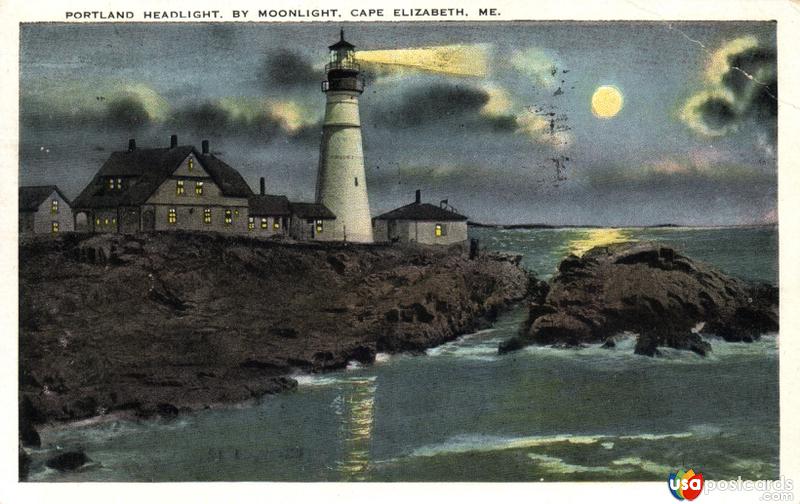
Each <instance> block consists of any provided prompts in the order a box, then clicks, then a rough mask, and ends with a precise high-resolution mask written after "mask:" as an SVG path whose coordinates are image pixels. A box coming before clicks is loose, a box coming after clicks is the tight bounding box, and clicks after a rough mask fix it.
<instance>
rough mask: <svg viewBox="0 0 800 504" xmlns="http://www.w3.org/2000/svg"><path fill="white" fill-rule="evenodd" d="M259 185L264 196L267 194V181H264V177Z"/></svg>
mask: <svg viewBox="0 0 800 504" xmlns="http://www.w3.org/2000/svg"><path fill="white" fill-rule="evenodd" d="M259 183H260V186H261V195H262V196H263V195H264V194H266V193H267V181H266V180H265V179H264V177H261V179H260V180H259Z"/></svg>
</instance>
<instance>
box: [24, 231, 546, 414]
mask: <svg viewBox="0 0 800 504" xmlns="http://www.w3.org/2000/svg"><path fill="white" fill-rule="evenodd" d="M98 250H102V251H103V252H102V253H99V252H97V251H98ZM87 251H92V252H91V253H90V252H87ZM20 254H21V255H23V256H24V257H25V258H26V261H25V262H23V263H21V271H20V300H21V306H20V307H21V313H20V368H21V370H20V372H21V376H20V390H19V391H20V398H21V400H24V401H27V403H28V404H27V405H26V408H24V409H25V411H26V415H25V417H26V420H24V421H25V422H28V424H29V425H32V426H33V427H35V428H37V429H38V428H40V427H44V426H47V425H65V424H66V425H69V424H71V422H85V423H78V424H77V425H85V424H86V423H88V424H91V423H93V422H102V421H104V419H105V418H108V416H109V415H119V417H120V418H121V417H126V418H151V417H163V418H169V417H174V416H175V415H177V414H180V413H184V412H189V411H198V410H202V409H207V408H214V407H217V406H223V407H224V406H228V405H232V404H238V403H242V402H248V401H251V400H253V399H258V398H260V397H263V396H265V395H269V394H275V393H278V392H284V391H286V390H289V389H292V388H295V387H296V386H297V383H296V381H295V380H294V379H292V378H291V376H292V375H293V374H296V373H297V372H302V373H311V374H316V373H319V372H325V371H336V370H342V369H345V368H346V367H347V365H348V364H349V363H350V362H351V361H358V362H361V363H373V362H374V359H375V356H376V354H378V353H389V354H396V353H421V352H422V351H424V350H426V349H427V348H431V347H434V346H438V345H440V344H443V343H445V342H448V341H452V340H453V339H456V338H458V337H459V336H461V335H464V334H468V333H470V332H473V331H474V330H476V329H477V328H481V327H485V326H486V325H487V324H489V323H491V321H493V320H494V319H495V318H496V317H497V315H498V314H499V313H500V312H501V311H505V310H506V309H508V308H509V307H511V306H512V305H513V304H515V303H517V302H519V301H521V300H523V299H524V298H525V297H526V296H527V293H528V283H529V281H530V278H529V274H528V272H526V271H525V270H524V269H523V268H522V267H521V266H520V265H519V262H520V259H521V257H520V256H511V255H503V254H497V253H491V252H483V253H481V254H479V256H478V257H475V258H469V257H468V256H467V255H466V254H465V253H463V252H462V251H454V250H450V249H429V248H422V247H420V248H406V247H404V248H399V247H398V248H392V247H295V246H294V245H291V244H281V243H274V242H265V241H256V240H252V241H248V240H242V239H241V238H240V237H225V236H206V235H196V234H188V233H186V234H184V233H180V234H179V233H176V234H169V235H167V234H162V235H148V236H120V235H106V236H97V235H90V236H74V235H73V236H65V237H64V238H51V237H47V238H45V239H41V240H36V239H32V240H27V241H26V242H24V243H21V244H20ZM101 412H102V413H101ZM111 418H112V419H114V418H118V417H117V416H112V417H111ZM72 425H76V424H72Z"/></svg>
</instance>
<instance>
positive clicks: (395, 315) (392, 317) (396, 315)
mask: <svg viewBox="0 0 800 504" xmlns="http://www.w3.org/2000/svg"><path fill="white" fill-rule="evenodd" d="M384 319H385V320H386V322H392V323H394V322H400V312H399V311H398V310H397V308H392V309H391V310H389V311H387V312H386V313H385V314H384Z"/></svg>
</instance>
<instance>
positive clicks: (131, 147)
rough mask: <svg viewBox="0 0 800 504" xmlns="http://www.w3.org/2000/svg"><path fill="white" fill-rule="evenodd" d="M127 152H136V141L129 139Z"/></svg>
mask: <svg viewBox="0 0 800 504" xmlns="http://www.w3.org/2000/svg"><path fill="white" fill-rule="evenodd" d="M128 150H129V151H134V150H136V139H135V138H131V139H130V140H128Z"/></svg>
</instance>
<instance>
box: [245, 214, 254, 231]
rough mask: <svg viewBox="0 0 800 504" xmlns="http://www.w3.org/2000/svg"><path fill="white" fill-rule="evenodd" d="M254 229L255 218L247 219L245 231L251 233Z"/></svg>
mask: <svg viewBox="0 0 800 504" xmlns="http://www.w3.org/2000/svg"><path fill="white" fill-rule="evenodd" d="M255 228H256V219H255V217H248V218H247V230H248V231H252V230H254V229H255Z"/></svg>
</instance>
